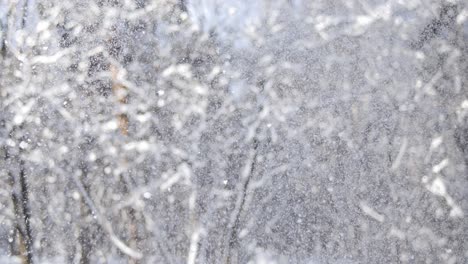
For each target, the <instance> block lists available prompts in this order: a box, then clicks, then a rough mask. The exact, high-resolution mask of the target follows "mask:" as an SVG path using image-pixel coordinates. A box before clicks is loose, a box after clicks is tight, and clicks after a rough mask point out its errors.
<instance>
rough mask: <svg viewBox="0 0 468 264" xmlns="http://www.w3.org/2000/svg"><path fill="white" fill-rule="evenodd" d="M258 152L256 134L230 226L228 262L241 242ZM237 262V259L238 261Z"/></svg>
mask: <svg viewBox="0 0 468 264" xmlns="http://www.w3.org/2000/svg"><path fill="white" fill-rule="evenodd" d="M257 154H258V139H257V137H256V136H255V137H254V139H253V147H252V150H251V154H250V156H251V157H250V160H249V164H248V166H250V169H249V171H248V174H247V175H246V176H245V177H243V178H244V179H243V180H244V182H243V184H242V187H241V190H240V197H239V199H238V200H237V206H236V210H235V211H234V214H233V217H232V218H231V223H230V224H229V226H228V235H227V239H228V241H227V245H226V247H227V249H226V250H227V252H226V264H230V263H232V250H233V248H234V247H235V246H236V245H238V244H239V241H238V237H239V229H240V222H241V215H242V212H243V211H244V206H245V201H246V199H247V194H248V191H249V186H250V181H251V180H252V178H253V176H254V173H255V169H256V164H257ZM236 262H237V261H236Z"/></svg>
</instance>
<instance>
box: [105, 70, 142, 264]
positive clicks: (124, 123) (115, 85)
mask: <svg viewBox="0 0 468 264" xmlns="http://www.w3.org/2000/svg"><path fill="white" fill-rule="evenodd" d="M110 71H111V76H112V91H113V92H114V95H115V96H116V98H117V100H118V102H119V103H120V104H121V105H125V104H127V103H128V96H127V92H128V90H127V87H125V86H124V85H122V84H121V83H120V82H119V80H118V75H119V69H118V68H117V67H116V66H115V65H113V64H111V65H110ZM118 120H119V128H120V133H122V135H124V136H128V124H129V121H128V116H127V114H125V113H119V114H118ZM122 162H123V163H126V162H127V161H126V160H124V161H122ZM124 173H125V172H124ZM122 182H123V184H124V186H123V187H124V192H125V193H129V192H130V189H131V188H130V184H131V183H130V182H129V181H128V180H125V177H122ZM127 214H128V218H129V222H130V225H129V227H128V232H129V237H130V241H129V245H130V247H131V248H135V249H136V248H138V241H139V237H138V223H137V218H136V212H135V209H133V208H132V207H129V208H128V210H127ZM129 263H130V264H138V263H139V262H138V260H136V259H132V258H131V259H130V260H129Z"/></svg>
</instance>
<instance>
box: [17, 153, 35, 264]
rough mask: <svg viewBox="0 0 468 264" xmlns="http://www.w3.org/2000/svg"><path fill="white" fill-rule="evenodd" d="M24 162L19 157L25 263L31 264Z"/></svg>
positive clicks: (30, 237)
mask: <svg viewBox="0 0 468 264" xmlns="http://www.w3.org/2000/svg"><path fill="white" fill-rule="evenodd" d="M25 170H26V168H25V164H24V160H23V159H21V157H20V172H19V183H20V187H21V207H22V208H21V209H22V211H23V215H22V217H23V221H24V240H25V241H24V244H25V246H26V259H27V262H26V263H29V264H31V263H33V236H32V231H31V209H30V208H29V187H28V183H27V179H26V172H25Z"/></svg>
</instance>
